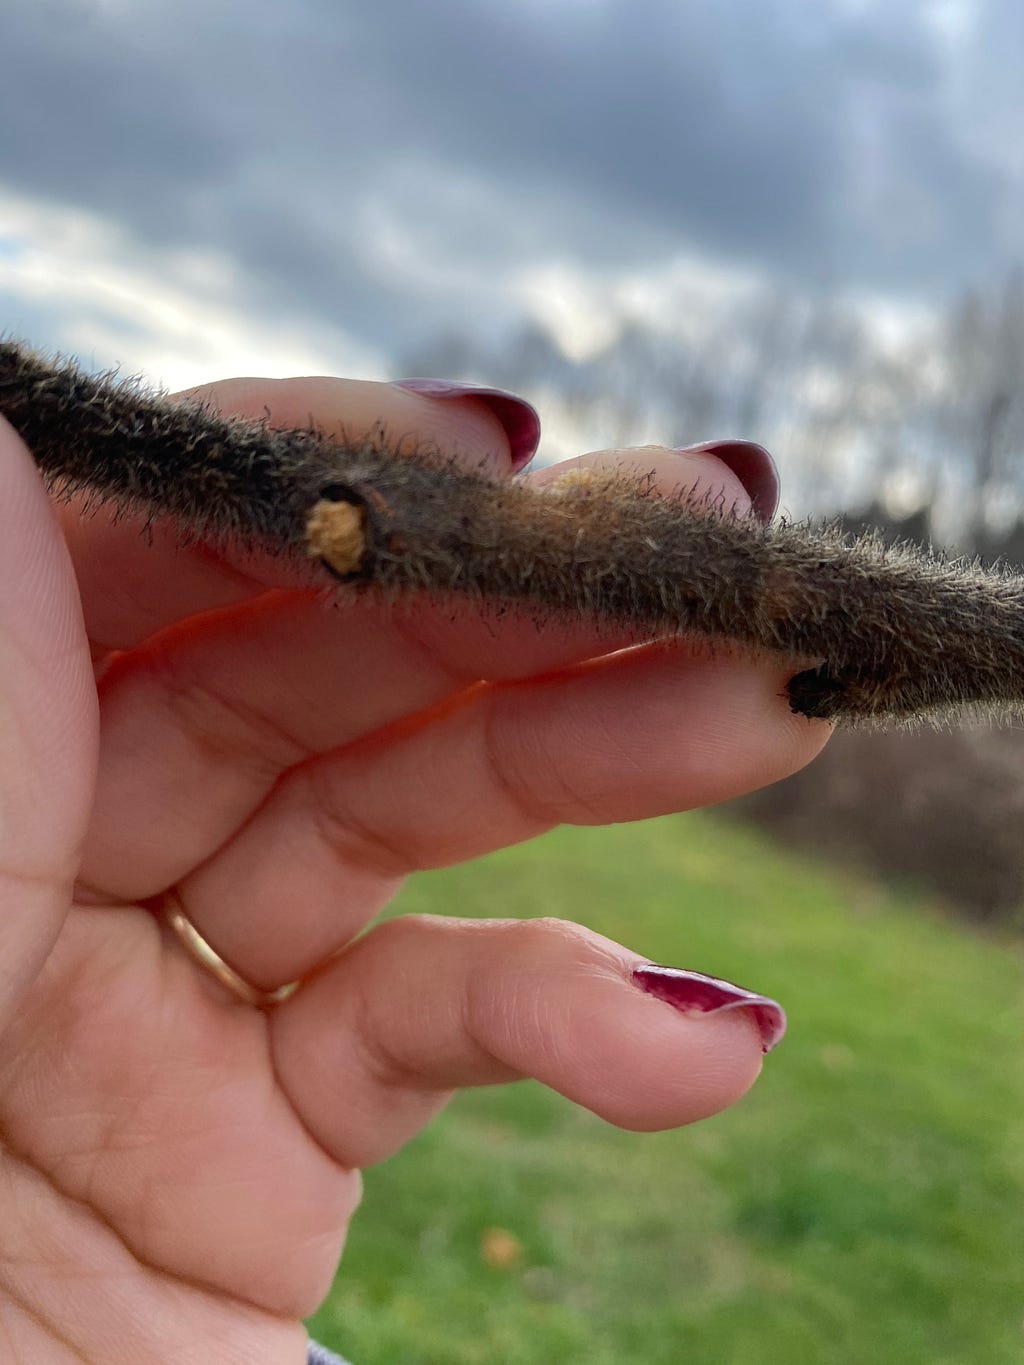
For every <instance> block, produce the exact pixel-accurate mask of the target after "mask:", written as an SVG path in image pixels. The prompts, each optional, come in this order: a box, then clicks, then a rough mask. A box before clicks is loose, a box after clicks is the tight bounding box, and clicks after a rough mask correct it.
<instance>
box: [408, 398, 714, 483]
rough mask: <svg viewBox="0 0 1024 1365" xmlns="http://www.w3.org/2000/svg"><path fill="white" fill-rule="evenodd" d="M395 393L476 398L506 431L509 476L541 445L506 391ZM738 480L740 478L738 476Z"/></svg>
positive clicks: (528, 407) (521, 405) (536, 425)
mask: <svg viewBox="0 0 1024 1365" xmlns="http://www.w3.org/2000/svg"><path fill="white" fill-rule="evenodd" d="M394 386H395V388H396V389H408V390H409V392H410V393H420V394H422V395H423V396H424V397H425V398H475V399H476V400H477V401H478V402H480V403H484V404H486V406H487V407H489V408H490V410H491V411H492V412H493V413H494V415H495V417H497V419H498V421H499V422H500V423H501V425H502V426H503V427H504V428H505V434H506V435H507V436H508V444H509V449H510V450H511V452H512V472H513V473H514V474H518V473H519V471H520V470H521V469H522V468H523V467H524V466H525V465H528V464H529V463H530V461H531V460H532V459H533V457H534V455H536V453H537V447H538V446H539V445H540V417H539V416H538V415H537V409H536V408H535V407H533V406H532V404H530V403H527V401H526V400H525V398H519V397H517V396H516V395H515V394H514V393H508V392H506V390H505V389H489V388H486V387H485V386H484V385H481V384H454V383H452V382H451V381H450V380H447V379H396V380H395V381H394ZM737 477H739V476H737Z"/></svg>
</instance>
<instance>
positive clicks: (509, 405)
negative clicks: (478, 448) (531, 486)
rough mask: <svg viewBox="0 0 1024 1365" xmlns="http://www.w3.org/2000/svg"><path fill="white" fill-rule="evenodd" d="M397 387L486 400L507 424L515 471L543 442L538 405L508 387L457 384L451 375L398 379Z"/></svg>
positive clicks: (432, 395)
mask: <svg viewBox="0 0 1024 1365" xmlns="http://www.w3.org/2000/svg"><path fill="white" fill-rule="evenodd" d="M394 387H395V388H396V389H408V390H409V392H410V393H420V394H423V396H424V397H425V398H475V399H476V400H477V402H479V403H484V404H486V406H487V407H489V408H490V410H491V411H492V412H493V413H494V415H495V417H497V419H498V421H499V422H500V423H501V425H502V426H503V427H504V428H505V434H506V436H507V437H508V444H509V449H510V450H511V452H512V472H513V473H514V474H518V473H519V471H520V470H521V469H522V468H523V467H524V466H525V465H528V464H529V463H530V461H531V460H532V459H533V457H534V455H536V453H537V447H538V446H539V445H540V417H539V416H538V415H537V409H536V408H534V407H533V406H532V405H531V404H529V403H527V401H526V400H525V398H518V397H517V396H516V395H515V394H514V393H506V391H505V390H504V389H488V388H485V387H484V386H483V385H482V384H453V383H451V382H450V381H449V380H447V379H396V380H395V381H394Z"/></svg>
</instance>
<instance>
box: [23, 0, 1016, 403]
mask: <svg viewBox="0 0 1024 1365" xmlns="http://www.w3.org/2000/svg"><path fill="white" fill-rule="evenodd" d="M1022 63H1024V4H1021V3H1020V0H974V2H973V3H972V2H971V0H931V2H930V3H929V2H927V0H880V2H879V3H872V2H871V0H689V2H687V0H500V3H499V0H277V2H276V3H274V0H244V3H238V2H237V0H215V2H214V3H211V0H177V2H176V3H175V4H173V5H171V4H167V3H158V0H32V3H20V0H7V2H6V3H4V2H3V0H0V128H2V129H3V132H2V134H0V329H3V330H7V331H13V332H16V333H17V334H19V335H23V336H26V337H28V338H29V339H31V340H34V341H37V342H39V343H41V344H43V345H46V346H52V347H61V348H63V349H66V350H73V351H77V352H78V353H80V354H83V355H85V356H87V358H89V359H90V360H92V361H94V362H96V363H100V364H107V363H113V362H119V363H121V364H123V365H124V366H125V367H126V368H127V369H129V370H146V371H147V372H148V373H150V374H153V375H154V376H155V377H157V378H160V379H162V380H165V381H166V382H169V383H171V384H178V383H186V382H193V381H196V380H198V379H201V378H210V377H213V376H215V375H217V374H222V373H224V372H228V373H231V372H238V371H247V372H250V373H265V374H281V373H290V372H297V371H298V372H310V371H329V372H334V373H350V374H361V375H365V376H372V377H386V376H388V375H390V374H393V373H394V371H393V366H394V365H395V364H396V363H397V362H398V358H399V357H400V356H401V355H402V354H403V352H408V351H409V349H410V348H411V347H412V346H414V345H415V344H417V343H420V342H422V341H423V340H424V339H428V338H429V337H431V336H432V335H435V334H437V333H439V332H441V331H443V330H445V329H448V328H468V329H472V330H475V331H482V332H484V333H485V334H488V335H499V334H500V333H501V331H502V330H503V329H506V328H511V327H512V326H513V325H514V324H515V323H516V321H517V320H519V319H522V318H526V317H534V318H537V319H539V320H541V321H543V322H545V323H546V324H548V325H549V326H551V327H552V328H553V329H554V330H555V332H556V334H557V336H558V338H559V340H560V341H561V343H562V344H563V345H564V346H565V347H566V348H567V349H568V350H569V351H572V350H574V349H575V350H577V351H580V352H583V351H586V350H587V348H588V347H594V346H597V345H599V344H600V343H601V342H602V341H603V340H606V339H607V337H608V335H609V332H610V331H611V330H613V329H614V326H615V324H616V319H617V318H618V317H619V316H620V315H621V313H622V312H623V311H629V310H632V311H633V312H639V313H641V314H643V313H649V314H650V315H651V316H652V317H656V316H658V315H659V314H660V316H661V317H662V318H664V317H666V316H669V315H670V314H671V312H672V310H676V311H679V310H685V309H690V310H693V309H700V308H702V307H711V306H713V304H714V298H715V296H716V292H718V293H721V292H728V291H730V290H733V291H734V290H737V289H743V288H747V287H749V286H752V285H755V284H758V283H769V282H770V283H778V284H782V285H784V286H785V287H787V288H798V289H802V288H810V289H815V288H822V287H824V288H831V289H838V290H843V291H845V292H848V293H853V294H856V295H858V296H861V297H863V298H864V299H865V300H867V301H869V303H870V305H871V306H872V307H876V308H877V309H878V310H879V312H880V314H881V313H885V312H886V311H888V313H889V314H890V315H893V316H898V315H899V314H900V312H901V310H907V311H912V310H914V309H920V308H928V307H936V306H939V305H940V304H941V303H942V302H944V301H945V300H946V299H947V298H948V297H949V295H950V294H951V292H952V291H954V290H956V289H958V288H961V287H963V286H964V285H966V284H969V283H972V282H989V281H991V280H993V279H994V278H997V277H998V275H999V274H1000V272H1002V271H1005V270H1006V269H1007V268H1008V267H1009V266H1011V265H1013V264H1014V263H1015V262H1017V261H1019V260H1021V258H1022V256H1024V250H1022V247H1024V80H1022V78H1021V71H1022Z"/></svg>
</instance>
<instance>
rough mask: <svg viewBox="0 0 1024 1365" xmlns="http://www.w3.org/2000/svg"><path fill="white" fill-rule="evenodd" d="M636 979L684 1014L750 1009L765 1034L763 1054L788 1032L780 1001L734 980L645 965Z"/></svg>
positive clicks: (762, 1035) (639, 969)
mask: <svg viewBox="0 0 1024 1365" xmlns="http://www.w3.org/2000/svg"><path fill="white" fill-rule="evenodd" d="M632 976H633V980H634V982H635V983H636V984H637V985H638V986H639V987H640V989H641V990H642V991H645V992H646V993H647V994H648V995H653V996H656V997H657V999H659V1000H664V1001H665V1003H666V1004H667V1005H672V1006H673V1007H674V1008H675V1009H677V1010H679V1011H680V1012H681V1013H683V1014H720V1013H721V1012H722V1011H723V1010H740V1009H744V1010H750V1012H751V1014H752V1015H753V1017H754V1020H755V1022H756V1023H757V1027H758V1028H759V1029H760V1032H761V1051H762V1052H771V1050H772V1048H773V1047H775V1046H776V1045H777V1044H778V1043H780V1042H781V1041H782V1038H783V1035H784V1034H785V1032H786V1011H785V1010H784V1009H783V1008H782V1006H781V1005H780V1004H779V1003H778V1001H776V1000H772V999H771V998H770V997H769V996H767V995H758V994H757V993H756V992H754V991H748V990H745V989H744V988H743V987H742V986H736V985H734V984H733V983H732V982H731V981H722V980H720V979H719V978H718V977H717V976H705V975H704V973H703V972H686V971H683V970H682V969H681V968H679V967H659V966H658V965H657V964H656V963H654V962H645V963H644V964H643V966H641V967H634V969H633V973H632Z"/></svg>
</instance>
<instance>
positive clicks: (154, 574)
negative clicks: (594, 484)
mask: <svg viewBox="0 0 1024 1365" xmlns="http://www.w3.org/2000/svg"><path fill="white" fill-rule="evenodd" d="M403 382H404V381H403ZM410 382H413V383H421V382H422V381H410ZM431 382H433V381H431ZM177 397H182V398H184V397H190V398H201V399H203V400H204V401H205V402H206V403H208V404H209V405H210V406H211V407H213V408H215V409H217V410H218V411H220V412H224V413H232V414H234V415H236V416H240V417H247V418H251V419H252V420H253V421H263V420H267V421H269V423H270V424H271V425H272V426H275V427H282V428H287V427H297V428H301V427H307V426H310V425H312V426H315V427H318V428H320V429H322V430H323V431H324V433H325V434H326V435H327V436H329V437H334V438H335V439H339V440H342V439H344V440H346V441H348V442H352V443H358V442H360V441H363V440H366V439H368V438H370V437H371V436H376V437H377V439H381V438H383V439H384V440H386V441H388V443H389V446H390V448H391V449H392V450H393V451H394V454H395V455H396V456H398V457H401V456H404V455H408V454H410V453H412V452H413V451H415V450H416V449H418V448H423V447H427V448H437V449H441V450H444V451H446V452H447V453H450V454H451V455H452V457H453V458H454V459H455V460H456V461H458V462H459V463H462V464H464V465H465V466H466V467H467V468H473V469H481V468H482V469H485V470H487V471H488V472H490V473H491V474H492V475H493V476H494V477H496V478H501V477H505V476H507V475H509V474H511V473H513V472H514V471H515V469H516V468H517V467H518V466H520V465H521V464H522V463H523V462H524V459H528V458H529V457H530V455H531V454H532V453H533V451H534V450H535V449H536V446H537V442H538V440H539V437H540V422H539V419H538V417H537V414H536V412H535V411H534V410H533V408H532V407H530V405H529V404H528V403H525V402H523V400H521V399H517V398H515V397H514V396H513V395H511V394H506V393H504V392H502V391H501V390H497V389H486V388H474V387H472V386H464V385H463V386H447V387H445V386H443V385H442V386H440V388H436V387H435V388H434V389H432V390H431V391H429V392H423V391H420V390H410V389H408V388H405V387H403V386H402V382H400V383H398V384H379V383H371V382H368V381H363V380H351V379H332V378H326V377H323V378H322V377H310V378H301V379H227V380H222V381H219V382H218V383H216V384H207V385H204V386H202V387H200V388H197V389H192V390H189V391H188V392H187V393H185V394H180V395H177ZM61 515H62V521H63V527H64V535H65V539H66V541H67V544H68V548H69V550H70V552H71V558H72V562H73V564H74V566H75V572H76V574H77V576H78V582H79V591H80V593H81V598H82V610H83V613H84V616H85V621H86V628H87V630H88V633H89V638H90V640H91V641H92V642H93V647H94V651H99V652H103V651H105V650H111V649H128V648H131V647H132V646H133V645H135V644H137V643H138V642H139V641H140V640H142V639H145V638H146V637H148V636H150V635H152V634H154V633H155V632H156V631H158V630H161V629H163V628H164V627H165V626H168V625H171V624H173V623H174V622H176V621H180V620H183V619H185V618H186V617H189V616H193V615H195V614H197V613H199V612H202V611H208V610H211V609H213V608H216V607H227V606H233V605H235V604H236V603H238V602H242V601H245V600H246V599H248V598H251V597H253V596H255V595H257V594H259V593H261V592H265V591H266V590H267V589H268V588H282V587H309V586H310V585H311V584H313V583H315V582H316V581H318V580H317V577H316V574H315V571H314V570H313V569H312V568H311V569H310V570H308V571H306V570H304V568H303V567H302V566H301V565H296V564H295V563H294V561H288V560H286V559H283V558H281V559H277V558H274V557H272V556H269V555H266V554H262V555H257V554H247V553H245V552H243V551H241V550H237V551H225V550H222V549H219V548H215V547H213V546H211V545H209V544H201V543H200V544H193V545H183V544H181V538H180V533H179V531H178V529H177V528H176V527H175V526H174V525H173V524H172V523H170V522H167V521H160V522H157V523H155V524H153V525H150V524H148V522H147V519H146V517H145V516H118V515H116V514H115V512H114V510H113V509H111V508H109V507H101V508H99V509H88V508H87V499H84V498H79V499H76V500H74V501H72V502H71V503H70V504H68V505H67V506H65V507H64V508H62V510H61Z"/></svg>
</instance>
